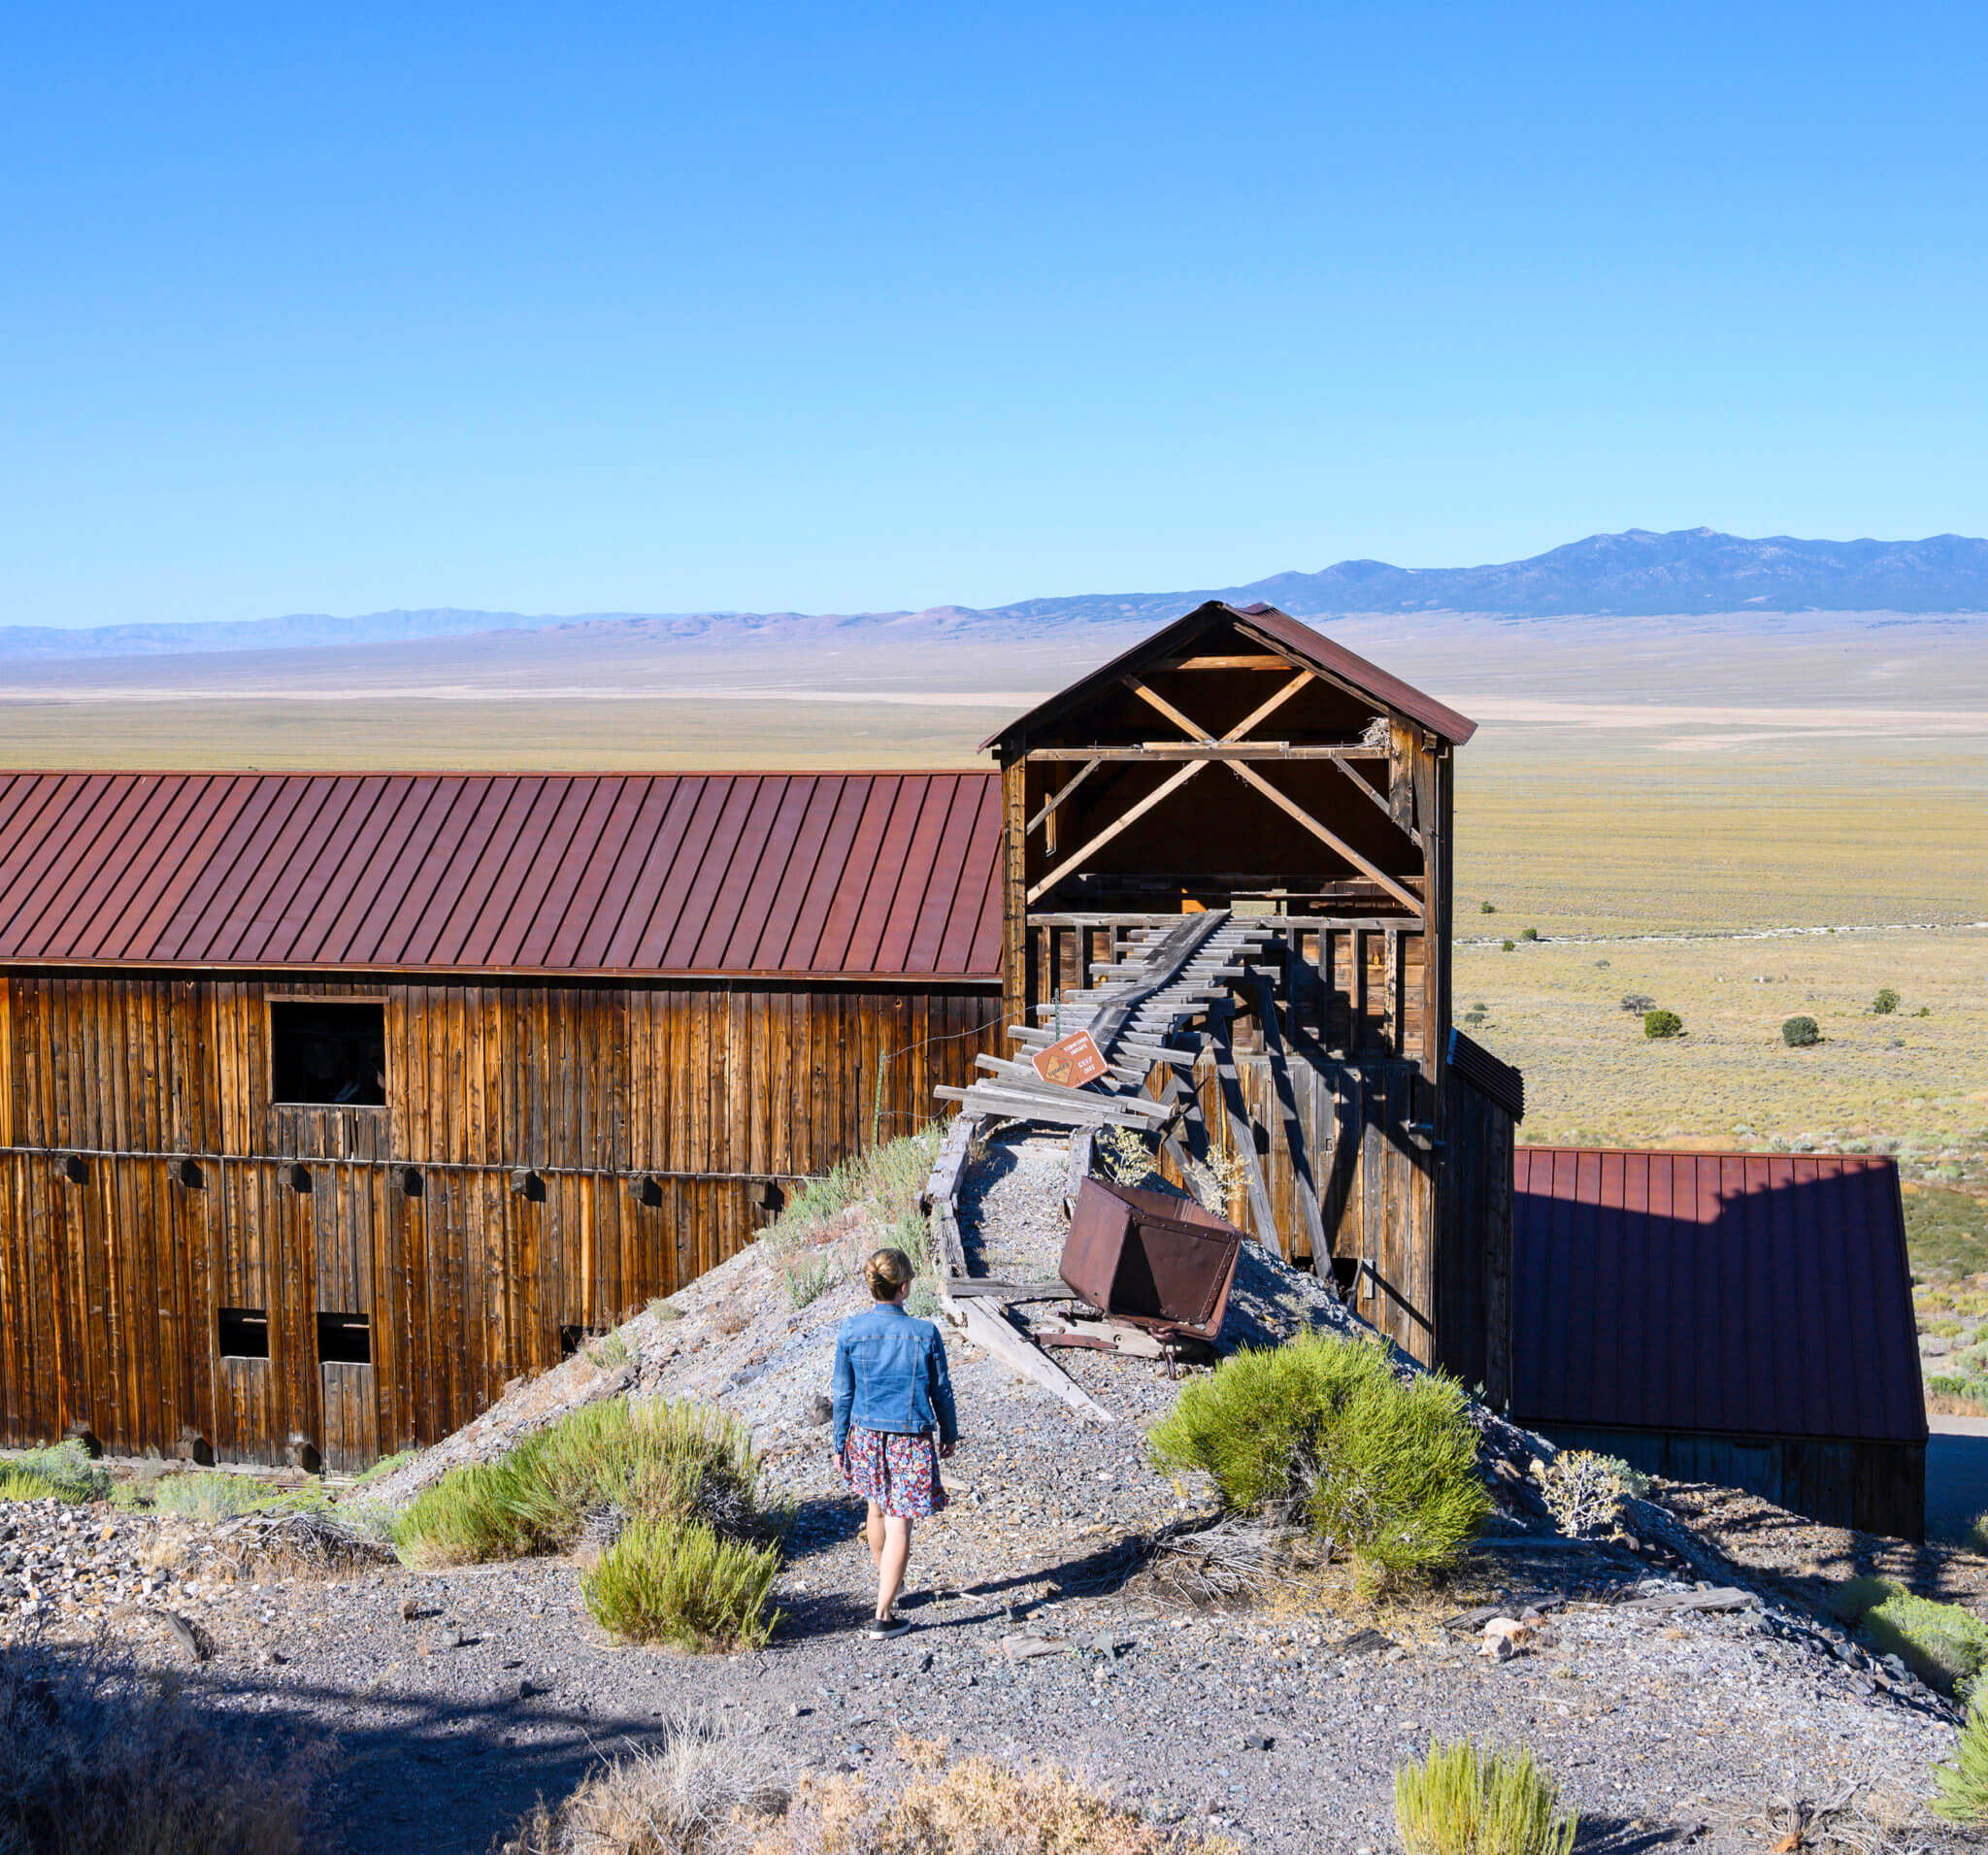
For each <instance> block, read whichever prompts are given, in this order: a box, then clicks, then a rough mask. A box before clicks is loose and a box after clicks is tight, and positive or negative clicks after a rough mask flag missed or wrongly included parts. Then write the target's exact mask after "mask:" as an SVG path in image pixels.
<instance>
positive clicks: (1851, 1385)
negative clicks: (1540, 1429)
mask: <svg viewBox="0 0 1988 1855" xmlns="http://www.w3.org/2000/svg"><path fill="white" fill-rule="evenodd" d="M1514 1170H1515V1186H1516V1190H1515V1194H1514V1197H1513V1201H1512V1413H1513V1415H1514V1416H1516V1417H1518V1418H1519V1419H1520V1420H1521V1421H1523V1422H1527V1423H1535V1424H1542V1425H1547V1426H1550V1425H1552V1424H1553V1423H1555V1422H1560V1423H1567V1424H1593V1425H1599V1426H1610V1425H1620V1426H1624V1427H1629V1428H1637V1429H1655V1430H1697V1431H1717V1432H1726V1433H1731V1434H1739V1435H1760V1436H1798V1437H1831V1438H1842V1439H1850V1440H1858V1439H1864V1440H1871V1441H1903V1442H1917V1441H1923V1440H1924V1439H1925V1436H1926V1409H1925V1401H1924V1395H1923V1393H1922V1391H1921V1389H1920V1380H1919V1352H1918V1342H1917V1339H1916V1336H1915V1332H1914V1328H1913V1321H1912V1289H1911V1274H1910V1269H1909V1266H1908V1264H1907V1261H1906V1255H1905V1217H1904V1212H1903V1209H1902V1207H1901V1202H1900V1198H1899V1182H1898V1172H1897V1169H1896V1168H1895V1167H1894V1166H1893V1164H1892V1162H1891V1161H1890V1160H1888V1159H1877V1158H1866V1157H1862V1156H1853V1155H1833V1154H1792V1153H1791V1154H1778V1153H1661V1152H1614V1151H1605V1150H1599V1149H1594V1148H1584V1147H1569V1146H1522V1147H1520V1148H1519V1149H1518V1152H1517V1154H1516V1156H1515V1161H1514Z"/></svg>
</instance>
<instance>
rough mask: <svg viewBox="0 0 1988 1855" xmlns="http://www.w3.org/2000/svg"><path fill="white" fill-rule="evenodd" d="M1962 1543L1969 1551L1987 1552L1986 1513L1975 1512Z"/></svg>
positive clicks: (1987, 1515) (1987, 1517)
mask: <svg viewBox="0 0 1988 1855" xmlns="http://www.w3.org/2000/svg"><path fill="white" fill-rule="evenodd" d="M1962 1543H1963V1544H1965V1545H1966V1546H1967V1547H1968V1548H1969V1549H1970V1550H1971V1551H1973V1552H1988V1513H1977V1514H1975V1516H1974V1517H1973V1520H1972V1521H1971V1523H1970V1525H1969V1527H1968V1531H1967V1536H1966V1538H1965V1540H1963V1542H1962Z"/></svg>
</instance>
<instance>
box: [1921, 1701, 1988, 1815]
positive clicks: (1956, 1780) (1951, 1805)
mask: <svg viewBox="0 0 1988 1855" xmlns="http://www.w3.org/2000/svg"><path fill="white" fill-rule="evenodd" d="M1933 1808H1934V1811H1935V1813H1936V1814H1938V1815H1940V1816H1943V1817H1945V1818H1946V1820H1947V1821H1948V1822H1949V1823H1964V1824H1966V1825H1967V1826H1968V1827H1969V1828H1971V1829H1988V1698H1984V1699H1983V1700H1981V1701H1976V1702H1975V1703H1974V1705H1973V1706H1971V1707H1969V1708H1968V1717H1967V1720H1966V1721H1965V1722H1964V1723H1963V1725H1962V1727H1961V1737H1960V1742H1959V1743H1958V1744H1957V1745H1955V1747H1954V1748H1953V1762H1952V1763H1951V1764H1950V1765H1936V1766H1935V1767H1934V1768H1933Z"/></svg>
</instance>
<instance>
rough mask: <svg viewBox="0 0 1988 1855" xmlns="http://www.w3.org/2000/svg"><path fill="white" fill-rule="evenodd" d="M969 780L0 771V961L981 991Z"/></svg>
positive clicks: (984, 830)
mask: <svg viewBox="0 0 1988 1855" xmlns="http://www.w3.org/2000/svg"><path fill="white" fill-rule="evenodd" d="M1000 837H1001V793H1000V783H999V777H998V776H997V775H993V774H986V773H757V774H754V773H743V774H540V773H535V774H502V775H496V774H409V773H370V774H359V773H355V774H294V773H14V774H8V773H0V961H8V962H13V963H16V964H27V963H36V964H69V963H75V962H82V961H89V962H99V963H110V964H116V965H120V966H121V965H134V964H136V965H170V966H201V967H208V966H259V967H270V966H281V967H361V968H374V969H379V968H424V969H446V970H452V971H473V972H488V971H502V972H547V973H552V972H580V973H663V974H669V973H710V974H739V975H753V974H757V975H766V976H801V975H809V974H818V975H823V976H836V977H863V978H871V977H876V978H891V977H904V978H950V979H989V978H993V977H996V976H998V974H999V972H1000V965H1001V891H1000V885H999V882H998V880H997V873H998V868H999V863H1000V855H999V851H1000Z"/></svg>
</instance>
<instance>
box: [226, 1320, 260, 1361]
mask: <svg viewBox="0 0 1988 1855" xmlns="http://www.w3.org/2000/svg"><path fill="white" fill-rule="evenodd" d="M220 1346H221V1357H222V1358H223V1359H267V1358H268V1357H269V1309H268V1308H222V1309H221V1310H220Z"/></svg>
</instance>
